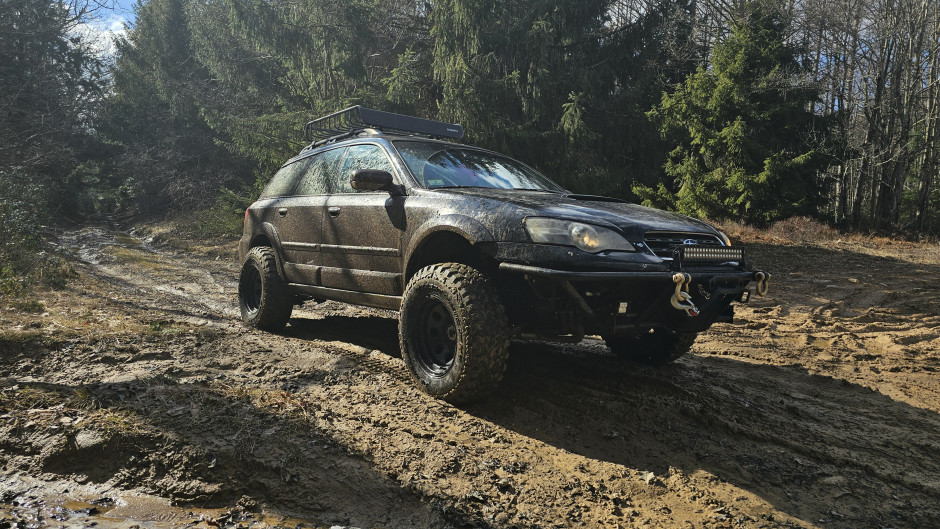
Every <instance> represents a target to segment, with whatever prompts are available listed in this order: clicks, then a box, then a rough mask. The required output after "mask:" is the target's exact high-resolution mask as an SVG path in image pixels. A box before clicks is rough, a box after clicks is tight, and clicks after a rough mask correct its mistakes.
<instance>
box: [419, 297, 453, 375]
mask: <svg viewBox="0 0 940 529" xmlns="http://www.w3.org/2000/svg"><path fill="white" fill-rule="evenodd" d="M416 314H417V318H416V321H415V322H416V323H417V326H415V327H414V330H413V332H412V337H411V338H412V343H413V346H414V352H415V360H416V361H417V364H418V367H419V368H420V369H421V370H422V371H424V372H425V373H426V374H428V375H430V376H432V377H438V378H440V377H443V376H445V375H446V374H447V372H448V371H450V368H451V366H452V365H453V364H454V358H456V356H457V323H456V322H455V321H454V315H453V314H452V313H451V311H450V309H449V308H448V307H447V305H446V304H445V303H444V301H443V300H442V299H440V298H439V297H437V296H433V295H432V296H429V297H428V298H427V299H426V300H424V302H423V303H422V304H421V306H420V307H419V308H418V310H417V311H416Z"/></svg>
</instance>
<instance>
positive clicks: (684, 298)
mask: <svg viewBox="0 0 940 529" xmlns="http://www.w3.org/2000/svg"><path fill="white" fill-rule="evenodd" d="M672 281H673V283H675V284H676V292H675V294H673V295H672V298H670V299H669V303H671V304H672V307H673V308H674V309H676V310H684V311H685V312H687V313H688V314H689V316H698V315H699V310H698V307H696V306H695V303H693V302H692V295H691V294H689V284H690V283H692V276H690V275H689V274H682V273H678V274H675V275H673V276H672Z"/></svg>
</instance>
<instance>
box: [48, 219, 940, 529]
mask: <svg viewBox="0 0 940 529" xmlns="http://www.w3.org/2000/svg"><path fill="white" fill-rule="evenodd" d="M135 241H136V242H135ZM76 242H79V244H82V243H83V244H85V245H86V246H87V247H88V249H87V250H86V251H85V254H84V255H85V256H87V257H89V258H90V260H88V259H86V260H88V262H89V264H88V269H87V270H88V273H90V274H93V275H96V276H97V277H99V278H100V279H101V280H102V281H107V282H109V283H110V285H111V287H110V288H112V290H113V292H111V293H101V294H99V295H100V296H101V299H102V300H105V299H106V298H108V295H109V294H113V296H111V299H110V300H109V302H110V303H113V304H114V306H113V307H111V308H109V309H107V310H110V311H112V312H113V311H115V310H118V311H119V310H122V307H123V308H124V309H126V310H127V311H128V314H132V315H133V317H135V318H142V319H143V320H144V321H145V322H146V321H150V322H152V321H156V322H160V321H164V320H166V321H168V322H169V323H168V325H173V324H174V323H173V322H179V323H180V325H182V329H184V330H185V329H188V330H187V331H186V332H185V333H182V334H179V335H174V336H171V337H169V338H166V339H165V340H163V341H157V342H155V343H153V344H149V345H148V344H146V343H142V344H137V345H136V347H138V349H139V350H137V351H130V352H127V353H121V352H120V351H115V350H114V348H115V345H114V342H108V343H106V344H104V345H103V346H95V347H99V348H101V349H103V351H102V352H99V353H96V354H97V355H98V356H88V357H85V358H90V359H95V360H93V361H91V366H90V368H89V369H87V371H88V372H89V373H91V375H88V377H89V379H90V378H94V377H102V378H103V377H104V375H103V374H102V372H104V371H106V370H108V369H111V368H110V366H109V365H108V364H103V363H101V362H102V361H103V360H102V359H104V358H107V357H108V355H110V356H111V357H116V358H119V359H121V360H120V361H121V362H125V364H123V365H127V366H129V368H131V367H132V368H133V369H132V371H131V372H130V375H128V378H127V379H126V380H129V381H126V382H118V383H113V384H112V386H111V387H112V389H117V388H121V387H123V386H122V384H134V383H135V382H134V380H135V377H138V378H139V377H142V376H144V375H145V374H148V373H149V375H146V376H151V377H152V376H155V375H156V376H158V377H161V378H159V380H163V381H164V382H161V384H162V386H158V387H160V388H162V389H154V386H153V385H152V384H150V385H146V384H145V385H144V386H143V387H141V388H138V389H137V390H134V391H133V392H129V393H128V392H127V391H125V392H124V393H125V394H126V396H125V397H123V399H124V400H121V399H117V400H116V401H114V402H115V403H116V404H115V405H118V404H120V405H123V406H128V404H126V402H130V401H133V400H134V399H137V402H138V404H135V405H134V407H133V409H135V410H137V412H138V413H142V414H144V416H146V417H148V418H149V419H148V420H149V421H151V422H152V423H153V424H155V425H156V426H158V427H159V428H160V429H161V431H165V432H169V433H170V434H171V435H172V436H173V437H174V438H175V439H177V441H176V442H177V443H182V444H183V446H189V447H194V449H195V452H194V453H196V454H205V453H209V452H213V453H214V452H218V451H220V450H221V451H223V452H225V453H228V454H230V455H229V456H226V457H227V458H228V459H229V460H228V462H226V463H220V466H221V471H222V472H223V474H222V475H225V476H227V477H226V478H224V479H222V478H220V474H218V473H197V474H195V475H194V476H191V478H190V479H196V480H201V481H202V482H205V483H206V484H208V485H213V484H225V485H226V486H228V487H229V488H228V489H226V490H230V491H249V493H250V494H252V495H255V496H257V497H258V498H259V499H261V500H262V501H268V502H271V503H272V504H278V502H281V504H285V505H292V506H296V505H297V504H299V503H300V499H301V498H303V497H304V495H305V494H307V495H315V494H320V495H321V496H323V497H324V498H330V497H338V496H339V495H346V496H349V498H347V500H345V501H344V502H340V503H341V505H342V506H343V508H345V509H351V508H353V507H351V505H354V504H355V502H356V501H368V500H366V499H365V497H364V496H363V495H366V494H372V493H370V492H368V491H370V490H373V491H374V490H384V491H389V492H388V493H389V494H392V496H394V495H395V494H399V493H400V494H404V496H403V497H405V498H411V499H409V500H407V501H408V502H412V501H419V500H420V502H421V503H423V505H425V506H426V507H427V508H428V509H430V511H426V512H424V514H422V515H421V516H428V517H429V518H426V519H427V520H438V521H441V520H447V523H449V524H454V525H457V526H463V525H465V524H466V525H469V526H480V527H487V526H492V527H513V526H515V527H618V526H623V527H642V526H652V527H664V528H667V529H673V528H680V527H681V528H686V527H690V526H691V527H703V528H704V527H709V528H711V527H715V528H721V527H834V528H840V529H842V528H844V529H850V528H851V529H855V528H859V527H862V528H867V527H872V528H875V527H877V528H882V527H896V528H904V527H909V528H915V527H916V528H920V527H932V526H934V527H936V526H937V524H936V520H938V519H940V507H938V505H940V503H938V502H937V501H936V498H937V497H938V496H940V477H938V476H940V468H938V462H937V459H936V457H935V454H937V453H940V441H938V438H937V432H940V419H938V411H940V398H938V397H940V395H938V388H937V387H936V382H935V372H934V371H932V369H933V368H934V366H938V365H940V364H937V362H936V360H937V353H936V349H935V348H934V345H935V344H936V340H937V339H938V337H937V336H938V335H937V331H936V324H937V320H938V317H937V313H936V312H933V313H931V311H933V310H935V307H934V305H932V304H931V303H932V302H931V301H929V300H930V299H940V296H937V294H938V292H937V291H936V288H937V287H936V285H937V282H936V281H931V279H930V277H929V275H930V274H935V275H936V276H938V277H940V273H937V270H938V265H936V264H930V263H908V262H905V261H903V260H902V261H898V260H884V259H882V260H877V259H876V260H870V259H867V258H864V257H861V256H854V255H850V256H848V258H847V257H846V256H845V255H844V254H845V252H844V251H842V250H840V251H829V250H824V249H815V250H814V249H809V250H807V249H799V250H797V249H793V248H789V247H785V248H778V247H758V248H755V252H754V253H753V254H756V255H757V257H758V258H759V259H760V258H763V259H767V260H768V261H770V262H771V263H772V264H768V265H767V266H766V268H768V269H773V270H774V271H775V277H776V278H788V281H786V282H784V281H777V282H776V284H775V285H774V290H773V291H772V294H771V295H772V297H771V298H769V299H755V300H754V301H752V304H751V305H750V306H748V307H744V308H742V309H739V323H737V324H735V325H730V326H719V327H716V328H715V329H714V330H712V331H709V332H708V333H706V334H704V335H703V336H701V337H700V338H699V341H698V343H697V345H696V346H695V348H694V349H693V353H694V354H693V355H690V356H688V357H686V358H683V359H680V360H679V361H678V362H676V363H675V364H672V365H670V366H666V367H665V368H661V369H655V368H649V367H645V366H635V365H631V364H626V363H623V362H621V361H620V360H619V359H617V358H615V357H614V356H612V355H610V354H608V353H607V352H606V348H605V347H604V346H603V345H602V343H601V342H599V341H597V340H587V341H585V342H583V343H582V344H580V345H558V344H538V343H522V342H520V343H514V344H513V345H512V347H511V350H510V363H509V369H508V371H507V374H506V378H505V380H504V382H503V384H502V385H501V386H500V388H499V389H498V390H497V391H496V392H495V394H494V395H493V398H491V399H490V400H489V401H486V402H482V403H477V404H473V405H469V406H464V407H461V408H457V407H454V406H451V405H449V404H446V403H442V402H439V401H435V400H433V399H430V398H428V397H427V396H425V395H423V394H422V393H420V392H419V391H417V390H416V389H415V388H414V387H413V386H412V385H411V383H410V382H409V377H408V376H407V373H406V372H405V371H404V366H403V364H402V361H401V359H400V358H399V357H398V355H399V351H398V343H397V342H398V341H397V330H396V325H397V320H396V319H395V314H394V313H389V312H387V311H373V310H369V309H361V308H357V307H351V306H346V305H341V304H336V303H324V304H319V305H315V306H311V307H305V308H303V309H299V310H296V311H295V313H294V318H293V319H292V320H291V323H290V324H289V326H288V327H287V329H286V330H285V331H284V332H283V333H281V334H266V333H260V332H256V331H251V330H248V329H246V328H244V327H243V326H242V325H241V324H240V323H239V322H238V320H237V317H238V315H237V312H236V310H235V307H236V304H235V301H236V300H235V294H234V289H235V277H236V273H237V266H236V265H235V263H234V262H232V261H217V260H214V259H212V258H210V257H205V256H200V255H196V254H192V255H187V254H183V253H179V252H175V253H174V252H170V251H167V250H163V249H162V248H159V247H153V246H150V245H148V244H146V243H142V242H141V241H140V240H139V239H134V238H133V237H128V238H125V237H124V236H122V235H120V234H118V235H117V236H115V235H114V234H112V233H111V232H107V231H101V232H91V233H90V234H89V235H88V236H87V237H86V239H85V240H82V241H78V239H76ZM80 247H81V246H80ZM96 248H97V249H96ZM115 248H117V249H115ZM807 252H809V253H811V254H812V252H816V254H813V255H810V256H807V255H806V254H807ZM833 263H836V264H833ZM813 267H816V268H813ZM840 267H841V268H840ZM879 267H880V268H879ZM881 269H884V273H883V274H881V275H884V276H885V277H894V279H885V280H882V281H881V282H882V283H884V286H880V285H879V286H878V287H877V289H876V288H875V287H873V286H872V284H871V283H868V282H867V281H866V278H865V276H863V275H861V274H860V273H859V271H862V272H866V273H868V272H870V273H872V274H873V275H878V272H879V270H881ZM778 270H779V272H778ZM827 271H828V272H827ZM924 271H926V272H927V276H925V275H924V273H923V272H924ZM826 273H830V274H832V275H833V277H834V278H833V279H831V280H830V279H827V280H826V281H829V282H825V281H821V278H824V277H825V274H826ZM836 275H838V278H841V279H838V278H836V277H835V276H836ZM856 277H860V278H861V279H860V280H859V282H858V283H854V282H852V281H849V279H851V278H856ZM911 279H913V281H911ZM836 281H840V282H839V283H838V285H837V286H836V287H831V288H830V287H826V285H828V284H831V283H833V282H836ZM912 285H913V286H912ZM905 288H915V289H922V290H919V291H917V293H919V294H923V298H924V299H927V301H923V300H922V299H921V300H919V301H918V300H915V301H912V298H911V297H903V296H899V295H898V293H900V292H904V289H905ZM138 300H140V301H143V307H139V306H136V301H138ZM873 305H877V306H873ZM107 310H106V311H105V312H106V313H107ZM199 329H204V330H199ZM120 339H121V340H125V339H126V338H123V337H121V338H120ZM82 347H86V348H88V346H82ZM878 347H881V348H880V349H879V348H878ZM76 351H77V349H76ZM75 354H76V353H72V357H74V355H75ZM83 354H84V353H83ZM53 356H57V357H58V359H57V360H53V359H49V360H47V361H46V362H47V363H46V364H44V365H46V366H48V367H44V368H42V369H45V370H46V371H47V373H49V372H51V371H52V366H53V365H54V366H55V369H57V370H60V371H64V372H63V373H62V374H56V375H52V374H51V373H49V374H47V375H45V376H47V377H51V378H53V379H55V380H58V381H60V382H64V381H66V380H68V379H69V377H72V378H73V379H74V378H75V377H76V375H75V374H70V373H69V372H68V359H69V358H70V356H69V355H66V354H64V353H62V352H56V353H54V354H53ZM892 369H896V371H892ZM876 370H877V371H876ZM40 371H41V370H40ZM34 376H36V377H39V376H41V373H39V372H37V373H35V374H34ZM108 391H110V393H108V394H113V393H114V391H112V390H108ZM206 391H208V392H209V393H210V395H209V397H205V396H202V397H200V395H204V393H205V392H206ZM233 392H234V393H233ZM232 395H237V398H235V400H234V401H233V400H232V399H233V397H232ZM112 397H113V395H112ZM158 397H159V398H158ZM161 398H162V399H170V400H171V401H172V402H173V403H174V404H166V402H164V401H163V400H161ZM200 399H203V400H204V401H205V402H203V401H201V400H200ZM121 403H125V404H121ZM185 403H188V404H186V405H187V406H189V407H188V408H181V409H184V410H185V413H184V414H182V415H180V416H179V417H177V416H174V415H169V416H167V412H170V411H172V413H177V411H174V410H178V409H180V406H183V404H185ZM212 403H214V404H212ZM233 409H238V410H241V411H239V412H238V413H234V412H231V410H233ZM220 410H221V412H222V413H220ZM298 410H301V411H298ZM190 414H192V417H193V419H191V420H190V422H186V421H184V420H183V418H185V417H188V416H189V415H190ZM213 414H215V416H213ZM239 414H247V417H254V418H253V419H251V421H253V422H251V424H254V425H255V426H253V427H252V428H247V429H246V430H245V431H243V432H241V433H239V432H240V430H238V428H237V424H238V423H237V422H234V423H232V422H231V421H235V420H236V419H237V417H238V416H239ZM298 414H299V415H298ZM201 417H205V418H206V420H205V421H202V419H201ZM193 421H196V422H193ZM199 421H202V422H199ZM298 421H299V422H298ZM267 432H269V433H267ZM305 432H306V433H305ZM226 437H232V440H227V439H226ZM312 441H316V442H317V443H319V446H322V447H324V448H323V449H322V450H318V449H312V448H310V447H309V446H308V444H309V443H310V442H312ZM245 446H254V448H253V449H252V450H248V451H246V450H245V449H244V447H245ZM259 447H260V450H259ZM326 447H330V448H326ZM154 450H155V453H154V455H153V456H152V458H153V461H159V459H160V458H161V457H163V455H162V454H161V452H160V448H158V447H157V448H154ZM290 453H294V454H295V455H296V457H293V458H286V459H285V456H286V454H290ZM200 457H202V456H200ZM239 458H247V459H245V461H249V462H250V464H251V465H254V466H256V467H257V471H255V472H247V473H246V472H244V471H243V470H236V466H237V465H236V462H237V460H238V459H239ZM331 460H335V461H333V463H332V464H336V465H339V466H340V467H342V466H344V465H346V466H350V468H358V469H360V470H357V471H356V472H359V473H358V474H357V473H353V474H351V475H353V476H357V475H358V476H363V477H362V478H354V479H366V480H367V481H370V483H371V482H372V480H373V478H374V477H376V476H377V480H376V481H375V483H376V484H377V485H375V486H376V487H378V488H377V489H373V488H370V487H363V488H362V489H363V490H362V491H357V490H356V488H355V487H350V486H348V484H345V483H342V482H334V481H330V479H327V478H326V476H327V474H328V472H330V470H329V468H330V467H329V465H330V464H331ZM284 472H286V473H287V475H288V476H291V475H296V476H298V478H297V480H296V481H290V480H288V481H286V482H285V481H283V479H282V476H283V473H284ZM126 475H127V476H130V477H128V478H127V479H126V481H123V482H122V484H123V486H127V487H130V486H133V485H134V484H135V483H139V482H141V481H140V480H144V481H143V482H146V480H145V478H142V477H137V478H135V477H133V474H126ZM366 476H368V477H366ZM135 480H138V481H136V482H135ZM279 480H281V481H279ZM244 483H254V484H256V485H262V484H263V486H251V487H247V485H244ZM318 483H319V485H318ZM246 487H247V488H246ZM331 488H332V489H333V492H332V493H330V492H329V491H327V490H325V489H331ZM167 490H169V489H167ZM194 490H196V491H197V492H198V490H200V489H199V487H198V486H197V487H196V489H194ZM395 490H398V491H399V493H395V492H394V491H395ZM233 493H234V492H233ZM331 494H332V496H331ZM383 494H385V493H381V494H379V496H382V495H383ZM389 502H392V503H389ZM390 505H393V500H391V499H388V498H386V499H382V500H378V506H377V507H375V508H374V510H373V511H372V512H382V509H388V508H389V507H388V506H390ZM409 505H411V507H409V509H411V511H408V510H406V511H407V512H417V511H415V510H414V509H417V504H416V503H409ZM321 508H323V509H329V506H328V505H326V504H324V505H321ZM334 510H340V511H341V510H342V509H334ZM429 513H430V514H429ZM373 519H374V517H373ZM403 520H404V518H395V519H393V520H392V522H390V523H388V524H386V525H387V526H389V527H394V526H402V527H404V526H407V524H406V523H405V522H403ZM441 523H443V522H441Z"/></svg>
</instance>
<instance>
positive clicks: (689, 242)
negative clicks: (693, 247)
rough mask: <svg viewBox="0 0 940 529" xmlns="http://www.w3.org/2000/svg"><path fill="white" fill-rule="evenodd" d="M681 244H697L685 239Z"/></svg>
mask: <svg viewBox="0 0 940 529" xmlns="http://www.w3.org/2000/svg"><path fill="white" fill-rule="evenodd" d="M682 244H698V242H697V241H696V240H695V239H686V240H684V241H682Z"/></svg>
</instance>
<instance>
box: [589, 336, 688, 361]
mask: <svg viewBox="0 0 940 529" xmlns="http://www.w3.org/2000/svg"><path fill="white" fill-rule="evenodd" d="M696 336H697V334H696V333H694V332H693V333H689V332H672V331H666V330H663V329H650V330H649V331H648V332H641V333H637V334H634V335H632V336H605V337H604V341H605V342H607V347H610V351H611V352H612V353H614V354H615V355H617V356H619V357H620V358H623V359H624V360H628V361H630V362H636V363H639V364H647V365H654V366H656V365H664V364H668V363H669V362H674V361H676V360H678V359H679V358H680V357H682V355H684V354H686V353H688V352H689V350H690V349H692V344H693V343H695V337H696Z"/></svg>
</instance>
